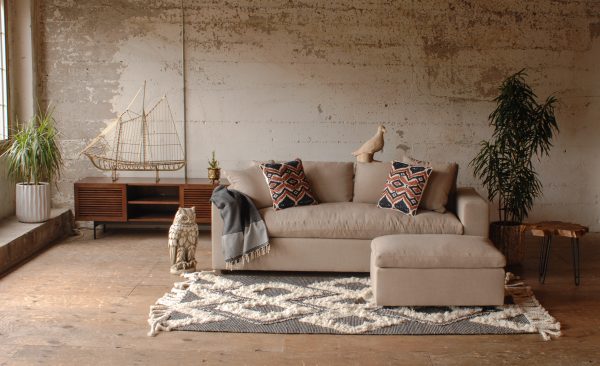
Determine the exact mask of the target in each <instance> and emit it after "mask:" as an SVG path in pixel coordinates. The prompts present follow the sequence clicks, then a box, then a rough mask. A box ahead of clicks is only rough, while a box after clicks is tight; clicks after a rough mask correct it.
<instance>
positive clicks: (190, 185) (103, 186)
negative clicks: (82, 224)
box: [75, 178, 215, 224]
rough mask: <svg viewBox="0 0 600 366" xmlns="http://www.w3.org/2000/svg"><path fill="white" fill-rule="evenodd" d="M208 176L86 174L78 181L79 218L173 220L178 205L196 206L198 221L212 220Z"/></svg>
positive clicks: (76, 187) (143, 220) (89, 219)
mask: <svg viewBox="0 0 600 366" xmlns="http://www.w3.org/2000/svg"><path fill="white" fill-rule="evenodd" d="M214 187H215V185H214V184H212V183H210V181H209V180H207V179H188V180H183V179H169V178H166V179H161V181H160V182H155V181H154V180H152V179H144V178H122V179H121V178H120V179H119V180H117V181H116V182H112V181H111V180H110V178H85V179H82V180H81V181H79V182H76V183H75V219H76V220H79V221H95V222H155V223H156V222H163V223H167V222H172V221H173V218H174V217H175V212H176V211H177V207H192V206H193V207H195V208H196V222H197V223H199V224H210V215H211V213H210V210H211V206H210V205H211V203H210V196H211V194H212V191H213V189H214Z"/></svg>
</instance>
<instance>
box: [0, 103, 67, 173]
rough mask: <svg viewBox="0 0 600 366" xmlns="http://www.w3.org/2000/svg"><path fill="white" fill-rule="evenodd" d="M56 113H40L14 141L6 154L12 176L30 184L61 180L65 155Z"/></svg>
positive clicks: (48, 110)
mask: <svg viewBox="0 0 600 366" xmlns="http://www.w3.org/2000/svg"><path fill="white" fill-rule="evenodd" d="M52 112H53V111H52V109H49V108H48V109H46V110H45V111H42V110H40V111H39V112H38V113H36V115H35V116H33V118H32V119H31V121H30V122H29V123H27V125H26V126H24V127H23V128H21V129H20V130H18V131H17V132H16V133H15V134H14V135H13V136H12V137H11V140H12V141H11V143H10V145H9V147H8V149H7V150H6V151H5V152H4V154H2V156H4V157H6V159H7V162H8V175H9V176H10V177H11V178H13V179H15V180H17V181H22V182H23V183H26V184H39V183H40V182H42V181H51V180H52V179H54V178H57V177H59V176H60V169H61V167H62V162H63V160H62V155H61V152H60V148H59V146H58V143H57V141H56V140H57V137H58V131H57V130H56V128H55V126H54V118H53V116H52Z"/></svg>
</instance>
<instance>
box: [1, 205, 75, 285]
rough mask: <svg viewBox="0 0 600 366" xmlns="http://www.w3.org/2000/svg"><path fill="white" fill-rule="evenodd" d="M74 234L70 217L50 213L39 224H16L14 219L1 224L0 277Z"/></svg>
mask: <svg viewBox="0 0 600 366" xmlns="http://www.w3.org/2000/svg"><path fill="white" fill-rule="evenodd" d="M72 231H73V213H72V212H71V210H69V209H67V208H57V209H52V214H51V218H50V220H48V221H46V222H42V223H38V224H26V223H22V222H19V221H17V218H16V217H15V216H11V217H7V218H5V219H3V220H2V221H0V277H1V276H3V275H4V274H6V273H8V272H9V271H10V270H12V269H14V268H16V267H17V266H19V265H20V264H22V263H24V262H26V261H27V260H29V259H31V258H33V257H35V256H36V255H38V254H39V253H40V252H42V251H43V250H44V249H46V248H48V247H50V246H52V245H53V244H54V243H55V242H56V241H57V240H58V239H61V238H64V237H66V236H67V235H69V234H70V233H71V232H72Z"/></svg>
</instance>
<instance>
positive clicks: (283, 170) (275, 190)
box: [260, 159, 318, 210]
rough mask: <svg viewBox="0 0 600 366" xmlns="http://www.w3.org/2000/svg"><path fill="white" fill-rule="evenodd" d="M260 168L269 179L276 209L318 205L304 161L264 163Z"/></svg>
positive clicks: (268, 182)
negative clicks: (305, 172)
mask: <svg viewBox="0 0 600 366" xmlns="http://www.w3.org/2000/svg"><path fill="white" fill-rule="evenodd" d="M260 168H261V169H262V171H263V174H264V176H265V178H266V179H267V184H268V185H269V190H270V191H271V198H272V200H273V208H274V209H276V210H283V209H284V208H289V207H294V206H308V205H316V204H318V202H317V200H316V199H315V197H314V195H313V194H312V191H311V189H310V184H309V183H308V180H306V175H305V174H304V168H303V167H302V160H300V159H296V160H293V161H289V162H287V163H264V164H260Z"/></svg>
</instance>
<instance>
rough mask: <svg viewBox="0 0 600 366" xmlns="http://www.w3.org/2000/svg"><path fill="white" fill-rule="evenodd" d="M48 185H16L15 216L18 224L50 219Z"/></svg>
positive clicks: (41, 183)
mask: <svg viewBox="0 0 600 366" xmlns="http://www.w3.org/2000/svg"><path fill="white" fill-rule="evenodd" d="M50 203H51V200H50V184H48V183H46V182H40V183H39V184H28V183H17V187H16V214H17V219H18V220H19V221H20V222H27V223H35V222H44V221H47V220H48V219H50Z"/></svg>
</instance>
